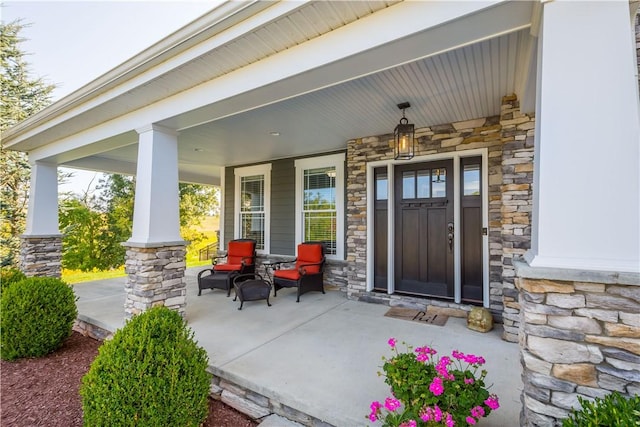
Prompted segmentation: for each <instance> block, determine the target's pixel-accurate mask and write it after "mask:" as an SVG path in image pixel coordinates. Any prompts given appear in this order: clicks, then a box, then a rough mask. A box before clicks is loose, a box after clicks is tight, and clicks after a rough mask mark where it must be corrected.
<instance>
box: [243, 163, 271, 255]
mask: <svg viewBox="0 0 640 427" xmlns="http://www.w3.org/2000/svg"><path fill="white" fill-rule="evenodd" d="M270 205H271V165H270V164H267V165H258V166H249V167H245V168H236V169H235V218H234V229H235V238H236V239H254V240H255V241H256V242H257V243H256V249H257V251H258V252H261V253H268V252H269V223H270V218H269V217H270Z"/></svg>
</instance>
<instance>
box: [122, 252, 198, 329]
mask: <svg viewBox="0 0 640 427" xmlns="http://www.w3.org/2000/svg"><path fill="white" fill-rule="evenodd" d="M125 246H126V245H125ZM186 253H187V251H186V247H185V245H172V246H162V247H154V248H140V247H133V246H127V252H126V256H125V259H126V261H125V272H126V273H127V283H126V284H125V291H126V294H127V297H126V300H125V303H124V308H125V317H127V318H131V317H132V316H134V315H136V314H139V313H141V312H143V311H146V310H148V309H150V308H152V307H155V306H159V305H164V306H166V307H168V308H170V309H172V310H176V311H178V312H179V313H180V315H181V316H183V317H184V316H185V312H186V304H187V288H186V285H187V284H186V281H185V278H184V270H185V268H186V262H185V255H186Z"/></svg>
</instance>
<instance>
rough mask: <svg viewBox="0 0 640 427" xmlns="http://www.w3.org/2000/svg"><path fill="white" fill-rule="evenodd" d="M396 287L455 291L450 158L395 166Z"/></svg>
mask: <svg viewBox="0 0 640 427" xmlns="http://www.w3.org/2000/svg"><path fill="white" fill-rule="evenodd" d="M394 175H395V182H394V185H395V188H394V192H395V207H394V209H395V224H396V225H395V227H396V229H395V239H396V240H395V290H396V292H402V293H407V294H415V295H425V296H436V297H442V298H453V297H454V233H455V228H454V196H453V161H452V160H442V161H435V162H428V163H412V164H407V165H402V166H398V167H397V168H396V173H395V174H394Z"/></svg>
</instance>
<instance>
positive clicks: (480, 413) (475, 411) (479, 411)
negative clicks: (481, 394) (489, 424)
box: [471, 406, 484, 418]
mask: <svg viewBox="0 0 640 427" xmlns="http://www.w3.org/2000/svg"><path fill="white" fill-rule="evenodd" d="M471 415H472V416H474V417H476V418H482V417H484V409H483V408H482V406H476V407H475V408H471Z"/></svg>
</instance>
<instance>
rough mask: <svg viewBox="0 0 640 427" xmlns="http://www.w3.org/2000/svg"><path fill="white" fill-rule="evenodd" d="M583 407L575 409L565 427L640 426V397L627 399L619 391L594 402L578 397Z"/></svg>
mask: <svg viewBox="0 0 640 427" xmlns="http://www.w3.org/2000/svg"><path fill="white" fill-rule="evenodd" d="M578 401H579V402H580V405H581V406H582V407H581V408H580V409H574V410H572V411H571V413H570V414H569V418H567V419H565V420H564V421H563V422H562V426H563V427H597V426H618V427H636V426H640V396H638V395H635V396H632V397H630V398H629V397H625V396H623V395H621V394H620V393H618V392H617V391H615V392H613V393H611V394H608V395H606V396H605V397H603V398H599V397H596V398H595V399H594V400H593V401H590V400H587V399H584V398H583V397H581V396H578Z"/></svg>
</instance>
